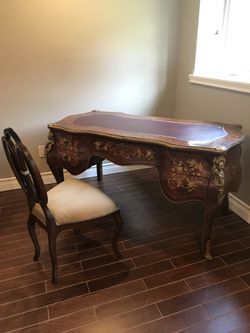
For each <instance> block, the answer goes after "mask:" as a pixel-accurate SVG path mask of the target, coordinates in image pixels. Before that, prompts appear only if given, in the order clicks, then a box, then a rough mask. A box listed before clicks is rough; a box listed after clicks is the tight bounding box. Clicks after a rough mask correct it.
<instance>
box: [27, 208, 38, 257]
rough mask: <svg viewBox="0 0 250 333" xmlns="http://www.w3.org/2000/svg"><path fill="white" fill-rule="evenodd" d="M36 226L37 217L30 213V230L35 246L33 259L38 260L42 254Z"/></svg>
mask: <svg viewBox="0 0 250 333" xmlns="http://www.w3.org/2000/svg"><path fill="white" fill-rule="evenodd" d="M35 226H36V221H35V218H34V216H33V215H32V214H30V215H29V218H28V231H29V235H30V238H31V240H32V242H33V244H34V248H35V255H34V258H33V260H34V261H37V260H38V258H39V256H40V244H39V241H38V238H37V235H36V229H35Z"/></svg>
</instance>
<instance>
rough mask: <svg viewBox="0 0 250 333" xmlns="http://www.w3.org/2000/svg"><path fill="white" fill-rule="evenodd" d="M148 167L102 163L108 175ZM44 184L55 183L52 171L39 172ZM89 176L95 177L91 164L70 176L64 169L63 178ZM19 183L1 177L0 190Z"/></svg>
mask: <svg viewBox="0 0 250 333" xmlns="http://www.w3.org/2000/svg"><path fill="white" fill-rule="evenodd" d="M146 168H149V167H148V166H144V165H129V166H120V165H116V164H114V163H111V162H108V163H105V162H104V163H103V174H104V175H109V174H114V173H120V172H127V171H133V170H139V169H146ZM41 175H42V178H43V182H44V184H52V183H55V178H54V176H53V174H52V172H42V173H41ZM71 177H74V178H80V179H82V178H90V177H96V166H92V167H91V168H89V169H88V170H86V171H84V172H83V173H81V174H80V175H77V176H72V175H71V174H70V173H69V172H68V171H66V170H65V171H64V178H65V179H68V178H71ZM19 188H20V185H19V183H18V181H17V180H16V177H10V178H2V179H0V192H3V191H9V190H15V189H19Z"/></svg>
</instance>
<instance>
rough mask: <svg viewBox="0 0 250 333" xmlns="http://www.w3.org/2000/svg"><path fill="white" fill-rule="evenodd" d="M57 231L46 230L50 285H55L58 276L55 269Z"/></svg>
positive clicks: (53, 229) (52, 229)
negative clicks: (50, 275) (50, 276)
mask: <svg viewBox="0 0 250 333" xmlns="http://www.w3.org/2000/svg"><path fill="white" fill-rule="evenodd" d="M57 234H58V233H57V230H56V229H55V228H51V229H50V230H48V241H49V254H50V260H51V266H52V283H53V284H56V283H57V276H58V268H57V255H56V238H57Z"/></svg>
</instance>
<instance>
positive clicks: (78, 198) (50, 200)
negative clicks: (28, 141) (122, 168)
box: [2, 128, 123, 284]
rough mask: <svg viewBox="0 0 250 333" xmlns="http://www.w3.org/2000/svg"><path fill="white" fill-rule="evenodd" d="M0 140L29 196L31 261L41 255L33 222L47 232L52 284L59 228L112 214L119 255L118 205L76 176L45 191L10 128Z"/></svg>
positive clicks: (30, 161) (27, 156) (25, 149)
mask: <svg viewBox="0 0 250 333" xmlns="http://www.w3.org/2000/svg"><path fill="white" fill-rule="evenodd" d="M2 143H3V147H4V151H5V153H6V156H7V159H8V161H9V164H10V166H11V168H12V170H13V172H14V174H15V176H16V178H17V180H18V182H19V183H20V185H21V188H22V189H23V191H24V192H25V194H26V196H27V199H28V205H29V217H28V231H29V234H30V237H31V239H32V241H33V244H34V247H35V255H34V261H37V260H38V258H39V255H40V245H39V241H38V238H37V235H36V231H35V225H36V223H37V224H38V225H39V226H40V227H42V228H43V229H45V230H46V232H47V234H48V245H49V254H50V259H51V264H52V282H53V283H54V284H55V283H57V276H58V268H57V255H56V239H57V236H58V234H59V232H60V231H61V230H65V229H69V228H73V229H76V230H79V229H80V227H81V224H86V223H87V222H94V221H95V222H96V221H98V222H99V221H102V220H105V219H106V220H107V219H110V218H112V219H114V220H115V222H116V228H115V231H114V235H113V240H112V246H113V250H114V252H115V254H116V256H117V258H120V253H119V250H118V246H117V241H118V238H119V235H120V232H121V229H122V225H123V221H122V217H121V215H120V210H119V208H118V207H117V206H116V204H115V203H114V202H113V201H112V200H111V199H110V198H109V197H108V196H107V195H105V194H104V193H103V192H102V191H100V190H99V189H97V188H96V187H94V186H92V185H90V184H88V183H86V182H84V181H81V180H79V179H70V180H65V181H63V182H62V183H59V184H57V185H56V186H55V187H53V188H52V189H51V190H49V191H48V192H47V191H46V189H45V186H44V183H43V180H42V178H41V175H40V172H39V170H38V167H37V165H36V163H35V162H34V160H33V158H32V157H31V155H30V153H29V151H28V149H27V148H26V147H25V146H24V145H23V143H22V142H21V140H20V138H19V137H18V135H17V134H16V133H15V131H14V130H13V129H12V128H6V129H5V130H4V135H3V137H2Z"/></svg>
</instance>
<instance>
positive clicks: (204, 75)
mask: <svg viewBox="0 0 250 333" xmlns="http://www.w3.org/2000/svg"><path fill="white" fill-rule="evenodd" d="M208 1H210V3H208ZM216 1H218V0H216ZM230 1H231V0H220V3H219V1H218V2H217V3H216V5H215V2H214V6H220V8H219V7H218V12H217V13H219V14H218V15H217V18H216V19H215V20H214V21H213V22H212V23H209V24H210V25H211V26H210V27H209V28H208V30H209V29H210V30H209V33H210V35H208V33H207V31H206V30H207V26H206V24H205V22H204V21H203V18H204V8H206V7H205V6H208V4H209V6H213V5H211V0H200V10H199V23H198V34H197V42H196V57H195V68H194V72H193V74H189V82H190V83H193V84H200V85H205V86H210V87H215V88H222V89H227V90H233V91H239V92H243V93H250V77H249V78H248V79H247V80H246V79H245V78H243V77H242V76H240V75H239V76H238V75H236V76H230V75H229V74H228V75H225V74H223V73H222V72H220V71H216V68H217V70H218V69H220V68H221V67H220V61H222V59H223V58H220V57H223V56H222V54H223V51H224V43H225V39H226V31H227V23H228V17H229V8H230ZM206 9H208V8H206ZM210 10H211V8H210ZM206 14H207V13H206ZM210 21H211V20H210ZM206 22H207V21H206ZM217 28H218V29H220V36H218V37H217V36H216V37H212V38H211V31H212V30H211V29H213V31H216V30H217ZM204 31H205V32H204ZM206 34H207V35H206ZM215 35H216V33H215ZM204 36H205V38H206V37H207V38H208V37H209V38H210V43H211V44H210V46H212V47H213V46H214V45H215V48H214V50H215V52H214V54H215V55H214V59H215V61H214V62H213V60H211V66H210V67H212V68H213V69H214V72H212V71H211V72H208V71H207V72H205V71H204V70H203V68H204V67H205V66H206V67H209V63H208V62H207V63H206V62H203V59H204V58H205V57H203V58H202V52H203V51H202V47H201V45H203V49H205V48H204V42H207V39H206V40H204ZM216 39H217V40H216ZM208 42H209V40H208ZM202 43H203V44H202ZM213 43H217V44H213ZM208 47H209V46H208ZM202 66H203V67H202ZM213 66H214V67H213ZM201 68H202V69H201Z"/></svg>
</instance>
